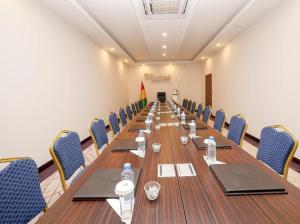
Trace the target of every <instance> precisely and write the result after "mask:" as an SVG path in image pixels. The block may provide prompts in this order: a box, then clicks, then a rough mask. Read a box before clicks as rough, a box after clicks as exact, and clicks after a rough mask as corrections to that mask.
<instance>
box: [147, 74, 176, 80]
mask: <svg viewBox="0 0 300 224" xmlns="http://www.w3.org/2000/svg"><path fill="white" fill-rule="evenodd" d="M144 78H145V79H146V80H151V81H166V80H171V75H162V74H159V75H154V74H152V73H144Z"/></svg>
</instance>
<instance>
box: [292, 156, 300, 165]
mask: <svg viewBox="0 0 300 224" xmlns="http://www.w3.org/2000/svg"><path fill="white" fill-rule="evenodd" d="M292 161H293V162H294V163H297V164H298V165H300V159H298V158H296V157H293V160H292Z"/></svg>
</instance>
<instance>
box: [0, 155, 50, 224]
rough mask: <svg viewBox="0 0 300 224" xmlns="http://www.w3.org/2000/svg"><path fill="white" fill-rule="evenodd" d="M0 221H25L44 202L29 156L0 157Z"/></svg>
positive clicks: (36, 171)
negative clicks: (5, 164) (0, 168)
mask: <svg viewBox="0 0 300 224" xmlns="http://www.w3.org/2000/svg"><path fill="white" fill-rule="evenodd" d="M0 163H9V164H8V165H7V166H6V167H4V168H3V169H2V170H1V171H0V223H28V222H30V220H32V219H33V218H34V217H35V216H36V215H38V214H39V213H40V212H42V211H43V210H44V211H46V209H47V205H46V202H45V199H44V197H43V194H42V191H41V187H40V181H39V176H38V169H37V165H36V163H35V162H34V161H33V160H32V159H30V158H10V159H0Z"/></svg>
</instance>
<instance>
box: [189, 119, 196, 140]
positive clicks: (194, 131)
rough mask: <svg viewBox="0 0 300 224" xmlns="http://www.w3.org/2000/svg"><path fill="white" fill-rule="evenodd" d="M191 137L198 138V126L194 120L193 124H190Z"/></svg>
mask: <svg viewBox="0 0 300 224" xmlns="http://www.w3.org/2000/svg"><path fill="white" fill-rule="evenodd" d="M190 136H191V138H193V137H195V136H196V124H195V121H194V120H192V122H191V123H190Z"/></svg>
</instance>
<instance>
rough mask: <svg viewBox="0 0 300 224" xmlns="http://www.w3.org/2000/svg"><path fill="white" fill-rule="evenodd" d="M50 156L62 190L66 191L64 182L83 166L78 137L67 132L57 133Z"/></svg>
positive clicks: (74, 133) (73, 133)
mask: <svg viewBox="0 0 300 224" xmlns="http://www.w3.org/2000/svg"><path fill="white" fill-rule="evenodd" d="M50 154H51V156H52V159H53V161H54V163H55V165H56V167H57V170H58V172H59V174H60V179H61V183H62V187H63V190H67V183H66V180H69V179H70V177H72V175H73V174H74V173H75V171H76V170H78V169H79V168H80V167H81V166H85V161H84V157H83V154H82V149H81V143H80V138H79V135H78V134H77V133H76V132H73V131H68V130H63V131H61V132H59V133H58V135H57V136H56V137H55V138H54V140H53V141H52V144H51V146H50Z"/></svg>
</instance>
